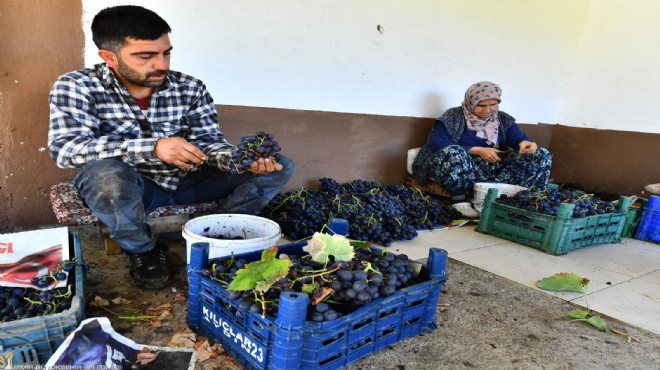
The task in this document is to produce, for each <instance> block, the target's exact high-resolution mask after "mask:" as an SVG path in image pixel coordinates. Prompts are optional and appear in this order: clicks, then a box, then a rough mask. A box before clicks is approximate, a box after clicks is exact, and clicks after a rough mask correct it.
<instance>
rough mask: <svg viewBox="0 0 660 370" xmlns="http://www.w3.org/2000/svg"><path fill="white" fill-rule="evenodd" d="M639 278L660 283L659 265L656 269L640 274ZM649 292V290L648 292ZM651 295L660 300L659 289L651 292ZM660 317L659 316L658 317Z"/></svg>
mask: <svg viewBox="0 0 660 370" xmlns="http://www.w3.org/2000/svg"><path fill="white" fill-rule="evenodd" d="M639 278H640V279H641V280H644V281H648V282H649V283H654V284H658V285H660V266H658V270H656V271H654V272H651V273H649V274H646V275H642V276H640V277H639ZM649 293H651V292H649ZM652 294H653V296H654V297H656V299H658V300H660V290H657V291H655V292H652ZM659 319H660V318H659Z"/></svg>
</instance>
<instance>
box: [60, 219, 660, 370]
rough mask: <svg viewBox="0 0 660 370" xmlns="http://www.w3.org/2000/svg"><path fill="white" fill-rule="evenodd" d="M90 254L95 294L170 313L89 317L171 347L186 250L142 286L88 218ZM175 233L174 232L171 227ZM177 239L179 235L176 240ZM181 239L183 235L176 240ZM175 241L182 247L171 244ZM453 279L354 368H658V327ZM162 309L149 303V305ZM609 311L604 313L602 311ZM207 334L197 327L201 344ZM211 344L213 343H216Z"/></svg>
mask: <svg viewBox="0 0 660 370" xmlns="http://www.w3.org/2000/svg"><path fill="white" fill-rule="evenodd" d="M71 231H73V232H76V233H78V234H79V235H80V237H81V240H82V246H83V254H84V256H85V258H86V262H87V263H89V264H91V265H92V266H93V267H92V268H91V269H90V270H89V271H88V275H87V296H88V297H87V298H88V302H89V301H92V300H93V299H94V297H96V296H99V297H102V298H105V299H108V300H111V299H115V298H123V299H125V300H127V301H129V302H130V303H128V302H126V303H120V304H115V303H111V304H110V306H108V307H107V308H108V309H110V310H111V311H113V312H114V313H115V314H118V315H125V316H140V315H146V314H149V313H151V314H161V313H162V312H163V309H162V305H164V304H169V306H165V307H166V308H167V309H166V310H167V311H169V312H170V313H171V314H172V317H165V318H163V319H162V320H160V324H159V325H158V324H154V322H153V321H147V320H139V321H129V320H126V319H121V318H119V317H117V316H116V315H114V314H111V313H109V312H108V311H106V310H105V309H103V308H100V307H87V308H86V314H87V317H98V316H107V317H109V318H110V320H111V322H112V325H113V327H114V329H115V330H116V331H117V332H119V333H121V334H122V335H125V336H126V337H128V338H130V339H132V340H134V341H135V342H137V343H141V344H148V345H154V346H168V343H170V341H171V340H172V338H173V337H174V336H175V334H176V333H180V332H181V331H183V330H184V328H185V326H186V313H187V302H186V301H185V300H183V299H185V298H187V277H186V272H185V262H184V261H183V260H182V259H181V258H179V257H178V256H179V255H180V253H178V254H177V253H174V251H172V250H171V251H170V252H169V257H170V264H171V266H170V267H171V271H172V274H173V275H172V283H171V288H167V289H164V290H162V291H158V292H152V291H145V290H141V289H138V288H135V287H133V286H131V285H130V284H129V283H128V278H127V271H128V263H127V259H126V257H125V256H124V255H115V256H108V255H106V253H105V250H104V249H103V244H102V241H101V239H100V237H99V236H98V233H97V229H96V228H94V227H91V226H86V227H74V228H71ZM170 236H171V235H170ZM177 243H179V244H177ZM169 244H170V245H173V246H176V245H181V246H183V250H184V251H185V242H184V241H183V240H176V239H170V243H169ZM174 250H176V248H174ZM447 274H448V276H449V279H448V280H447V282H446V283H445V284H444V285H443V288H442V294H441V297H440V301H439V304H438V307H437V312H436V316H435V319H436V323H437V325H438V328H437V329H436V330H435V331H433V332H431V333H430V334H425V335H420V336H417V337H413V338H406V339H404V340H402V341H400V342H397V343H395V344H393V345H391V346H389V347H387V348H384V349H382V350H380V351H378V352H376V353H373V354H371V355H369V356H367V357H365V358H363V359H362V360H360V361H358V362H356V363H354V364H352V365H350V366H349V367H347V368H348V369H352V370H359V369H564V370H566V369H575V370H578V369H606V368H609V369H660V336H658V335H654V334H652V333H649V332H647V331H645V330H642V329H639V328H637V327H632V326H630V325H627V324H625V323H622V322H619V321H617V320H615V319H612V318H609V317H606V316H603V317H604V318H605V319H606V321H607V322H608V324H609V325H610V327H611V328H614V329H616V330H618V331H621V332H624V333H628V334H630V335H631V336H632V337H634V340H630V341H629V340H628V338H627V337H625V336H622V335H618V334H615V333H612V332H609V333H606V332H600V331H598V330H597V329H595V328H594V327H592V326H590V325H588V324H586V323H583V322H576V321H571V320H570V319H569V318H568V317H567V316H566V314H567V313H568V312H569V311H571V310H573V309H575V308H576V306H574V305H573V304H571V303H568V302H565V301H563V300H561V299H558V298H555V297H551V296H549V295H546V294H544V293H543V292H539V291H536V290H534V289H531V288H528V287H526V286H523V285H520V284H518V283H515V282H511V281H509V280H506V279H503V278H501V277H499V276H496V275H493V274H491V273H488V272H485V271H483V270H480V269H477V268H474V267H472V266H469V265H465V264H462V263H460V262H457V261H454V260H451V259H450V260H449V262H448V264H447ZM159 306H160V307H161V309H160V310H156V311H149V309H150V308H157V307H159ZM601 316H602V315H601ZM205 339H208V338H204V337H202V336H197V338H196V340H197V342H198V343H200V342H202V341H203V340H205ZM211 344H213V343H212V342H211ZM195 369H196V370H211V369H242V367H241V366H240V364H238V363H237V362H236V361H235V360H234V359H233V358H232V357H231V356H230V355H228V354H226V353H225V354H220V355H218V356H217V357H215V358H212V359H209V360H206V361H203V362H198V363H197V364H196V366H195Z"/></svg>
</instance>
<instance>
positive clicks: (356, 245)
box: [350, 240, 371, 250]
mask: <svg viewBox="0 0 660 370" xmlns="http://www.w3.org/2000/svg"><path fill="white" fill-rule="evenodd" d="M350 244H351V245H352V246H353V247H354V248H357V249H366V250H369V247H371V243H370V242H365V241H360V240H351V241H350Z"/></svg>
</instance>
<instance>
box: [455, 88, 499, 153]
mask: <svg viewBox="0 0 660 370" xmlns="http://www.w3.org/2000/svg"><path fill="white" fill-rule="evenodd" d="M501 97H502V89H500V87H499V86H498V85H497V84H494V83H492V82H488V81H482V82H477V83H475V84H473V85H472V86H470V87H469V88H468V89H467V91H466V92H465V99H464V100H463V104H462V106H463V113H464V114H465V120H466V121H467V128H468V129H469V130H472V131H476V132H477V137H480V138H482V139H486V143H487V144H488V145H493V146H494V147H496V148H497V146H498V145H497V135H498V133H499V127H500V121H499V120H498V119H497V113H498V111H497V110H496V111H495V112H494V113H493V114H492V115H490V116H489V117H486V118H480V117H478V116H477V115H475V114H474V107H476V106H477V104H479V102H481V101H483V100H486V99H497V100H498V101H502V99H501Z"/></svg>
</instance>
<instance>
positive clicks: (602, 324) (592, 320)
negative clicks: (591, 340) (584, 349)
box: [584, 316, 607, 331]
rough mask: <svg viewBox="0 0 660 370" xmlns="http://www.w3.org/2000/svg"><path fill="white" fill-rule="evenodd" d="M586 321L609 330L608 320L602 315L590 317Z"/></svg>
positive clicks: (601, 328)
mask: <svg viewBox="0 0 660 370" xmlns="http://www.w3.org/2000/svg"><path fill="white" fill-rule="evenodd" d="M584 321H585V322H587V323H589V324H591V325H592V326H594V327H595V328H597V329H598V330H600V331H606V330H607V322H605V320H603V319H602V318H601V317H600V316H591V317H590V318H588V319H586V320H584Z"/></svg>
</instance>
